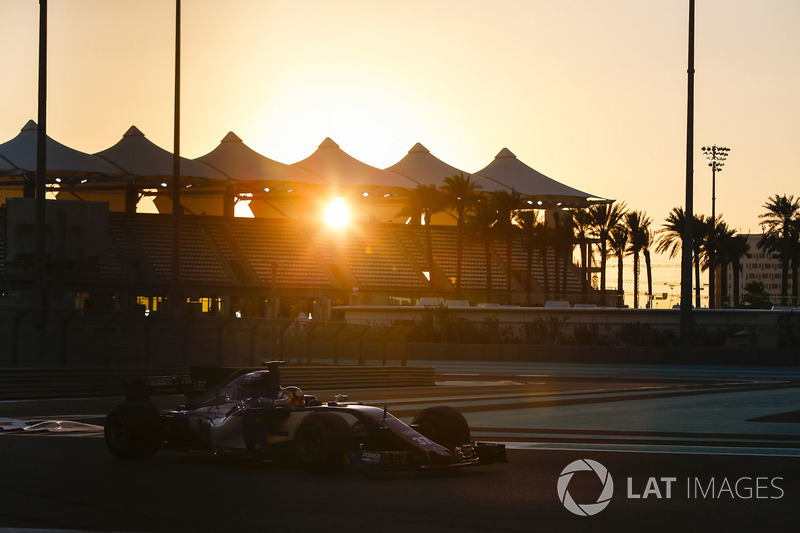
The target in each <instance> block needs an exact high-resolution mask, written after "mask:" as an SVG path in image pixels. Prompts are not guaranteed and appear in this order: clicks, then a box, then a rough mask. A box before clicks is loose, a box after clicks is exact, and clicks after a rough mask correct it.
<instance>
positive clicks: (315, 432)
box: [294, 413, 352, 473]
mask: <svg viewBox="0 0 800 533" xmlns="http://www.w3.org/2000/svg"><path fill="white" fill-rule="evenodd" d="M351 440H352V438H351V434H350V426H349V425H348V423H347V422H346V421H345V419H344V418H342V417H341V416H339V415H337V414H334V413H314V414H311V415H308V416H307V417H306V418H305V419H304V420H303V421H302V422H301V423H300V426H299V427H298V428H297V431H296V432H295V435H294V451H295V459H296V460H297V463H298V464H299V465H300V466H301V467H303V468H304V469H305V470H307V471H309V472H315V473H326V472H333V471H336V470H338V469H339V468H341V467H342V466H344V456H345V452H346V451H347V449H348V447H349V444H350V441H351Z"/></svg>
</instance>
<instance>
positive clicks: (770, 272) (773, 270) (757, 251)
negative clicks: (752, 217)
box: [718, 233, 792, 305]
mask: <svg viewBox="0 0 800 533" xmlns="http://www.w3.org/2000/svg"><path fill="white" fill-rule="evenodd" d="M744 236H745V237H747V244H749V245H750V252H749V253H748V254H747V255H746V256H745V257H743V258H742V270H741V272H740V275H739V295H740V297H741V296H742V295H744V287H745V286H746V285H747V284H748V283H752V282H754V281H760V282H761V283H763V284H764V290H765V291H766V292H767V294H769V297H770V300H772V303H773V304H775V305H777V304H779V303H780V301H781V260H780V257H779V256H778V254H776V253H770V252H765V251H764V250H762V249H761V248H759V247H758V242H759V241H760V240H761V237H762V236H763V235H762V234H761V233H751V234H745V235H744ZM789 274H790V275H789V291H788V294H789V296H790V297H791V294H792V278H791V270H790V272H789ZM728 280H729V282H728V296H729V300H728V301H731V302H732V301H733V268H732V267H731V266H730V265H729V266H728ZM718 290H720V289H718Z"/></svg>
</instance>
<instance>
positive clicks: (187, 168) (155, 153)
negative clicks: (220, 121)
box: [95, 126, 227, 181]
mask: <svg viewBox="0 0 800 533" xmlns="http://www.w3.org/2000/svg"><path fill="white" fill-rule="evenodd" d="M95 155H97V156H99V157H102V158H103V159H106V160H108V161H110V162H112V163H114V164H115V165H117V166H118V167H120V168H122V169H124V170H125V171H126V172H127V173H128V174H132V175H135V176H139V177H141V178H150V179H164V178H168V177H170V176H172V153H171V152H168V151H166V150H164V149H163V148H161V147H159V146H157V145H155V144H153V143H152V142H150V141H149V140H148V139H146V138H145V136H144V133H142V132H141V131H139V129H138V128H137V127H136V126H131V127H130V129H128V131H127V132H125V135H123V136H122V139H121V140H120V141H119V142H118V143H117V144H115V145H114V146H112V147H110V148H107V149H105V150H103V151H101V152H97V153H96V154H95ZM181 177H183V178H202V179H205V180H215V181H226V180H227V178H226V177H225V175H223V174H222V173H221V172H219V171H218V170H216V169H214V168H211V167H210V166H208V165H206V164H204V163H200V162H198V161H192V160H191V159H186V158H184V157H181Z"/></svg>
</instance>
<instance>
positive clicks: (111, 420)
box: [103, 402, 164, 459]
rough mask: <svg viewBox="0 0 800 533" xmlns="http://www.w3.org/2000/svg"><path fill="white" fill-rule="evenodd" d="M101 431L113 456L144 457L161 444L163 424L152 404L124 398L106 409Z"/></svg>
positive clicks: (153, 452) (121, 457) (125, 457)
mask: <svg viewBox="0 0 800 533" xmlns="http://www.w3.org/2000/svg"><path fill="white" fill-rule="evenodd" d="M103 434H104V436H105V441H106V446H107V447H108V450H109V451H110V452H111V453H112V454H113V455H114V456H115V457H117V458H119V459H146V458H148V457H151V456H152V455H153V454H155V453H156V452H157V451H158V449H159V448H160V447H161V444H162V442H163V440H164V427H163V425H162V423H161V416H160V415H159V413H158V410H157V409H156V408H155V407H154V406H153V405H152V404H150V403H145V402H127V403H122V404H119V405H117V406H115V407H114V408H113V409H112V410H111V412H109V413H108V416H106V423H105V428H104V430H103Z"/></svg>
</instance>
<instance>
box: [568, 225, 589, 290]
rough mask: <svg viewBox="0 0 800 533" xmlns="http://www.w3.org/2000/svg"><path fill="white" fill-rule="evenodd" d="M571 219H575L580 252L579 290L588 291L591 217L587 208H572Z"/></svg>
mask: <svg viewBox="0 0 800 533" xmlns="http://www.w3.org/2000/svg"><path fill="white" fill-rule="evenodd" d="M571 212H572V220H574V221H575V237H576V239H577V240H578V246H579V247H580V254H581V271H582V272H581V292H583V294H584V295H585V294H586V293H587V292H589V264H588V263H589V241H588V237H589V234H590V233H591V231H592V227H593V222H592V221H593V218H592V215H591V213H590V212H589V210H588V209H572V210H571Z"/></svg>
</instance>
